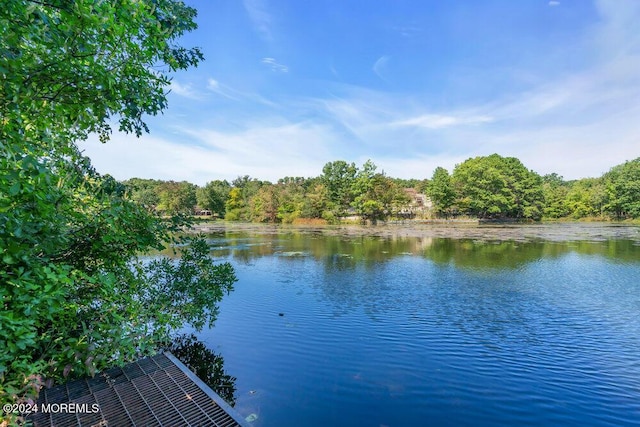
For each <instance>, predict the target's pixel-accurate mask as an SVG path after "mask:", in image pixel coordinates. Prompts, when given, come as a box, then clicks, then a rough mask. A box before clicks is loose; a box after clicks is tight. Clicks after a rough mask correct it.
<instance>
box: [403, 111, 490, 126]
mask: <svg viewBox="0 0 640 427" xmlns="http://www.w3.org/2000/svg"><path fill="white" fill-rule="evenodd" d="M492 121H493V118H491V117H489V116H468V117H464V116H452V115H440V114H423V115H421V116H418V117H412V118H410V119H406V120H401V121H397V122H393V123H391V124H392V125H395V126H417V127H423V128H427V129H441V128H445V127H450V126H459V125H473V124H481V123H490V122H492Z"/></svg>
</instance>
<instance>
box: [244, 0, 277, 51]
mask: <svg viewBox="0 0 640 427" xmlns="http://www.w3.org/2000/svg"><path fill="white" fill-rule="evenodd" d="M243 4H244V8H245V10H246V11H247V14H248V15H249V19H251V22H252V23H253V25H254V28H255V30H256V31H257V32H258V34H260V36H261V37H263V38H264V39H265V40H267V41H272V40H273V34H272V31H271V27H272V22H273V19H272V17H271V14H269V13H268V12H267V7H266V2H265V0H244V1H243Z"/></svg>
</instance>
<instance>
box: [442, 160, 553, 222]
mask: <svg viewBox="0 0 640 427" xmlns="http://www.w3.org/2000/svg"><path fill="white" fill-rule="evenodd" d="M452 182H453V186H454V188H455V190H456V195H457V200H456V202H457V205H458V206H459V207H460V209H461V211H462V212H463V213H466V214H468V215H474V216H478V217H480V218H530V219H540V217H541V216H542V206H543V202H544V200H543V194H542V181H541V178H540V176H539V175H538V174H536V173H535V172H533V171H530V170H528V169H527V168H525V167H524V165H523V164H522V163H521V162H520V160H518V159H516V158H515V157H502V156H499V155H498V154H492V155H490V156H486V157H475V158H472V159H468V160H466V161H465V162H463V163H462V164H460V165H457V166H456V167H455V169H454V171H453V177H452Z"/></svg>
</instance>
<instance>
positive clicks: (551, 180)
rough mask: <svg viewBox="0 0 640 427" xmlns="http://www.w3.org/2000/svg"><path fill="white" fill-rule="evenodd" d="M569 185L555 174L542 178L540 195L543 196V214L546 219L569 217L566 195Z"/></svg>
mask: <svg viewBox="0 0 640 427" xmlns="http://www.w3.org/2000/svg"><path fill="white" fill-rule="evenodd" d="M568 192H569V184H568V183H566V182H565V181H564V180H563V179H562V177H561V176H559V175H558V174H556V173H552V174H548V175H544V176H543V177H542V194H543V196H544V208H543V214H544V216H545V217H547V218H564V217H567V216H569V214H570V209H569V207H568V206H567V194H568Z"/></svg>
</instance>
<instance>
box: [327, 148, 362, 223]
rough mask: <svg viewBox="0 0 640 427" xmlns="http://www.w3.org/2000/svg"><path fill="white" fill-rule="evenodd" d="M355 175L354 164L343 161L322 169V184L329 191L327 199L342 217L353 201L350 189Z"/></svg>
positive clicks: (328, 164)
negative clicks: (328, 198)
mask: <svg viewBox="0 0 640 427" xmlns="http://www.w3.org/2000/svg"><path fill="white" fill-rule="evenodd" d="M357 173H358V168H357V167H356V165H355V163H347V162H345V161H344V160H336V161H334V162H329V163H327V164H325V165H324V167H323V168H322V176H321V178H322V183H323V184H324V186H325V187H326V189H327V190H328V191H329V197H330V199H331V202H332V203H333V204H334V205H335V207H336V209H337V212H336V213H337V214H338V215H342V214H343V213H344V212H345V211H346V210H347V209H348V208H349V207H350V205H351V202H352V201H353V198H354V197H353V193H352V189H353V184H354V182H355V179H356V175H357Z"/></svg>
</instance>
